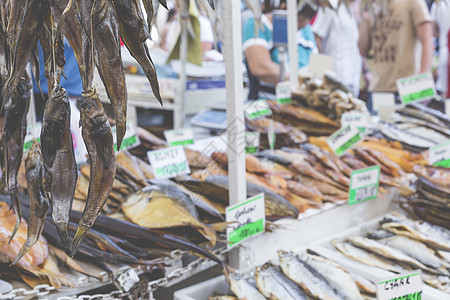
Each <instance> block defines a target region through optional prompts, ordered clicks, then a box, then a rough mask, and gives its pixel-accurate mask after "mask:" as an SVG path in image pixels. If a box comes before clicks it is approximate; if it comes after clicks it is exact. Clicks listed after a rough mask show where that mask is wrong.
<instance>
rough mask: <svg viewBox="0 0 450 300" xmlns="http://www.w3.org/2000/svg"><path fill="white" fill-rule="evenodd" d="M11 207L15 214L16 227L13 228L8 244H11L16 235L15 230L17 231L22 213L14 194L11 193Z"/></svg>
mask: <svg viewBox="0 0 450 300" xmlns="http://www.w3.org/2000/svg"><path fill="white" fill-rule="evenodd" d="M11 206H12V208H13V210H14V213H15V214H16V225H15V226H14V229H13V231H12V233H11V238H10V239H9V241H8V243H11V241H12V239H13V237H14V236H15V235H16V232H17V230H19V226H20V221H21V220H22V211H21V210H20V203H19V199H18V198H17V194H16V193H11Z"/></svg>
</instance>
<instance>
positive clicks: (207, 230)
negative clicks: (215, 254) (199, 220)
mask: <svg viewBox="0 0 450 300" xmlns="http://www.w3.org/2000/svg"><path fill="white" fill-rule="evenodd" d="M198 230H199V231H200V233H201V234H202V235H203V236H204V237H205V238H206V239H208V240H209V242H210V243H211V245H212V246H214V245H215V244H216V241H217V235H216V230H215V229H214V228H213V227H212V226H210V225H203V226H202V227H201V228H199V229H198Z"/></svg>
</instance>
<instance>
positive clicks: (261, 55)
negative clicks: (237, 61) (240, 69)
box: [244, 45, 280, 84]
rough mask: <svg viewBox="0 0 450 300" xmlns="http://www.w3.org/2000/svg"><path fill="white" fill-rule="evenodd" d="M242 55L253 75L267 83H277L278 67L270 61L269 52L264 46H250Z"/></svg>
mask: <svg viewBox="0 0 450 300" xmlns="http://www.w3.org/2000/svg"><path fill="white" fill-rule="evenodd" d="M244 54H245V58H246V59H247V65H248V67H249V68H250V72H252V74H253V75H255V76H256V77H258V79H259V80H262V81H264V82H267V83H271V84H277V83H278V81H279V77H280V66H279V65H278V64H276V63H274V62H273V61H272V59H271V57H270V52H269V51H268V50H267V49H266V48H265V47H264V46H260V45H254V46H250V47H248V48H247V49H246V50H245V52H244Z"/></svg>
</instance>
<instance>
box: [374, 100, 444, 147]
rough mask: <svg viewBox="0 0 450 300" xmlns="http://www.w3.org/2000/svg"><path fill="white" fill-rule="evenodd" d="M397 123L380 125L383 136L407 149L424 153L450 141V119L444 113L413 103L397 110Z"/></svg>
mask: <svg viewBox="0 0 450 300" xmlns="http://www.w3.org/2000/svg"><path fill="white" fill-rule="evenodd" d="M397 114H398V116H397V118H396V119H395V122H391V123H387V122H381V123H380V124H378V127H379V129H380V132H381V134H382V135H383V136H384V137H386V138H388V139H389V140H394V141H399V142H400V143H401V144H402V145H403V146H404V147H405V149H408V150H411V151H414V152H422V151H425V150H428V149H429V148H431V147H433V146H436V145H439V144H441V143H444V142H446V141H447V140H449V139H450V118H449V117H448V116H447V115H445V114H444V113H442V112H440V111H438V110H436V109H433V108H429V107H427V106H424V105H422V104H418V103H413V104H409V105H407V106H405V107H401V108H399V109H397Z"/></svg>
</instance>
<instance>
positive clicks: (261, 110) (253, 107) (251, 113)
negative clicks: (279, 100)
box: [244, 100, 272, 120]
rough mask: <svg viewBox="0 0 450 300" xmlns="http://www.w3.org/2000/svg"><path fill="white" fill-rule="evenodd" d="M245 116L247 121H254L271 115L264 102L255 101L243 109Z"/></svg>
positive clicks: (267, 105)
mask: <svg viewBox="0 0 450 300" xmlns="http://www.w3.org/2000/svg"><path fill="white" fill-rule="evenodd" d="M244 111H245V115H246V117H247V118H248V119H249V120H256V119H259V118H262V117H267V116H270V115H272V111H271V110H270V107H269V104H267V102H266V100H256V101H253V102H250V103H247V104H246V105H245V107H244Z"/></svg>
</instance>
